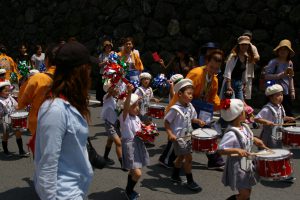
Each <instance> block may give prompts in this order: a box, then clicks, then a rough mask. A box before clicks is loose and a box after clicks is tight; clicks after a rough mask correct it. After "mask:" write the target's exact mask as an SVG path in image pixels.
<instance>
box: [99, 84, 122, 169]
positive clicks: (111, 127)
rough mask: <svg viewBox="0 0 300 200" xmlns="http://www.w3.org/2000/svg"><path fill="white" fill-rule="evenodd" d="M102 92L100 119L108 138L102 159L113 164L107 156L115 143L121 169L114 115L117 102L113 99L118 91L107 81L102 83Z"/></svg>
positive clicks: (120, 154)
mask: <svg viewBox="0 0 300 200" xmlns="http://www.w3.org/2000/svg"><path fill="white" fill-rule="evenodd" d="M103 90H104V92H106V94H105V95H104V97H103V108H102V111H101V117H102V119H103V120H104V121H105V130H106V133H107V136H108V138H107V142H106V146H105V152H104V156H103V157H104V159H105V160H106V162H107V163H108V164H109V165H113V164H114V161H113V160H112V159H110V158H109V157H108V154H109V152H110V150H111V146H112V144H113V143H115V144H116V153H117V157H118V160H119V162H120V164H121V168H122V146H121V139H120V136H121V133H120V128H119V120H118V115H117V113H116V108H117V102H116V99H115V98H116V96H117V94H118V89H117V88H116V87H112V84H111V82H110V80H108V81H106V82H105V83H104V85H103Z"/></svg>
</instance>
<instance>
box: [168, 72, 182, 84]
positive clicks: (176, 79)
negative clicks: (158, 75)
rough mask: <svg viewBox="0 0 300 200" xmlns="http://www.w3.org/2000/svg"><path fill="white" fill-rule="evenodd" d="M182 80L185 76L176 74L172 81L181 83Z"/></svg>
mask: <svg viewBox="0 0 300 200" xmlns="http://www.w3.org/2000/svg"><path fill="white" fill-rule="evenodd" d="M180 79H183V76H182V75H181V74H174V75H173V76H171V78H170V81H172V82H173V83H176V81H179V80H180Z"/></svg>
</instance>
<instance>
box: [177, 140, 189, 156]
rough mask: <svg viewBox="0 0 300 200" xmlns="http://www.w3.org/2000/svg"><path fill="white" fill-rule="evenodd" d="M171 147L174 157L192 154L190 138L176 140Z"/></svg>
mask: <svg viewBox="0 0 300 200" xmlns="http://www.w3.org/2000/svg"><path fill="white" fill-rule="evenodd" d="M173 147H174V153H175V155H176V156H182V155H186V154H190V153H192V152H193V151H192V140H191V138H189V139H183V138H178V139H177V140H176V141H175V142H173Z"/></svg>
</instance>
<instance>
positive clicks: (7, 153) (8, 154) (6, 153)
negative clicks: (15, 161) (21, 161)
mask: <svg viewBox="0 0 300 200" xmlns="http://www.w3.org/2000/svg"><path fill="white" fill-rule="evenodd" d="M4 155H5V157H6V158H11V157H13V154H12V153H11V152H9V151H8V152H4Z"/></svg>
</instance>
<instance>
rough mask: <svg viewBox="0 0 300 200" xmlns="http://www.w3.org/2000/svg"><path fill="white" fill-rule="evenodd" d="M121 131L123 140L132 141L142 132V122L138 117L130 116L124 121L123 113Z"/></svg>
mask: <svg viewBox="0 0 300 200" xmlns="http://www.w3.org/2000/svg"><path fill="white" fill-rule="evenodd" d="M120 130H121V136H122V140H124V139H125V140H132V139H133V138H134V136H135V134H136V132H139V131H142V122H141V120H140V118H139V117H138V116H131V115H129V114H127V116H126V118H125V120H123V113H121V115H120Z"/></svg>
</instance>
